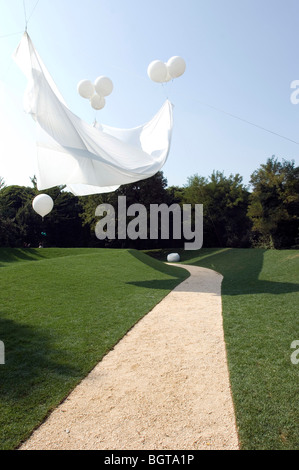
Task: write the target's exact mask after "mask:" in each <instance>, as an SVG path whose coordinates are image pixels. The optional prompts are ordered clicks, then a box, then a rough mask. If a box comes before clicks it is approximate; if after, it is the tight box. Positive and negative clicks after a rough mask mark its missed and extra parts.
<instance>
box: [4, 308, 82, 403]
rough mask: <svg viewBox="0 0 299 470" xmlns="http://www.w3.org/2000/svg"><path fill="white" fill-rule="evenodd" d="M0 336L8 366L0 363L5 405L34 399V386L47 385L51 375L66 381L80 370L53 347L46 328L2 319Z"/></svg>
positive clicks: (58, 379) (57, 379)
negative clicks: (41, 328) (29, 398)
mask: <svg viewBox="0 0 299 470" xmlns="http://www.w3.org/2000/svg"><path fill="white" fill-rule="evenodd" d="M0 315H1V316H2V317H3V314H2V312H1V313H0ZM0 339H1V341H3V343H4V345H5V365H1V366H0V377H1V379H0V396H1V403H2V404H3V403H4V402H6V403H7V402H11V403H14V402H16V400H20V399H21V400H23V399H26V397H27V399H28V397H30V396H31V400H30V401H32V400H34V394H35V388H40V386H45V383H48V382H50V380H49V379H50V377H51V380H52V381H53V378H55V379H56V382H57V381H65V379H66V378H67V377H73V376H76V375H78V374H79V373H80V371H79V370H77V369H76V367H74V366H73V365H72V366H70V364H71V361H70V358H68V357H67V354H64V353H63V352H62V351H55V350H54V349H53V348H52V347H51V338H50V337H49V335H47V334H46V333H45V332H44V331H43V330H40V329H38V328H33V327H31V326H28V325H22V324H20V323H17V322H15V321H12V320H9V319H3V318H0ZM61 358H63V359H61ZM55 386H56V385H55Z"/></svg>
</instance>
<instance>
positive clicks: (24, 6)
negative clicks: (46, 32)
mask: <svg viewBox="0 0 299 470" xmlns="http://www.w3.org/2000/svg"><path fill="white" fill-rule="evenodd" d="M23 8H24V16H25V31H27V23H28V22H27V13H26V4H25V0H23Z"/></svg>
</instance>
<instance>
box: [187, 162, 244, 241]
mask: <svg viewBox="0 0 299 470" xmlns="http://www.w3.org/2000/svg"><path fill="white" fill-rule="evenodd" d="M242 181H243V179H242V177H241V176H240V175H239V174H236V175H230V176H229V177H226V176H224V174H223V173H222V172H219V171H214V172H213V174H212V175H211V176H210V177H209V178H204V177H202V176H199V175H194V176H192V177H190V178H189V179H188V184H187V186H186V187H185V192H184V202H185V203H189V204H192V205H195V204H203V211H204V225H203V232H204V246H229V247H233V246H234V247H244V246H248V245H249V231H250V222H249V219H248V217H247V215H246V212H247V206H248V197H249V192H248V189H247V188H246V187H245V186H244V185H243V183H242Z"/></svg>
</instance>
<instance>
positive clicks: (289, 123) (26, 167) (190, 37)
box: [0, 0, 299, 186]
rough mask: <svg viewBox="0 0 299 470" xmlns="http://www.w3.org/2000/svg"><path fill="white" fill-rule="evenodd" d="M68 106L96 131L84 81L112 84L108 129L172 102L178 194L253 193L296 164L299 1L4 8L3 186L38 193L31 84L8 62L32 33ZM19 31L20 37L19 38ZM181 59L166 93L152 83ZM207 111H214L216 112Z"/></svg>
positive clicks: (1, 3) (78, 0) (53, 3)
mask: <svg viewBox="0 0 299 470" xmlns="http://www.w3.org/2000/svg"><path fill="white" fill-rule="evenodd" d="M24 4H25V10H26V16H27V19H28V18H29V21H28V33H29V35H30V36H31V39H32V41H33V43H34V45H35V47H36V49H37V51H38V52H39V54H40V56H41V57H42V59H43V61H44V63H45V65H46V67H47V68H48V70H49V72H50V74H51V75H52V77H53V79H54V81H55V82H56V85H57V86H58V88H59V90H60V92H61V94H62V95H63V96H64V99H65V101H66V102H67V104H68V106H69V108H70V109H71V110H72V111H73V112H74V113H76V114H77V115H79V116H80V117H81V118H82V119H84V120H85V121H87V122H90V123H92V122H93V120H94V118H95V112H94V111H93V110H92V109H91V107H90V105H89V103H88V101H86V100H83V99H82V98H81V97H80V96H79V95H78V93H77V83H78V82H79V81H80V80H82V79H84V78H89V79H91V80H92V81H94V80H95V79H96V78H97V77H98V76H99V75H106V76H108V77H110V78H111V79H112V81H113V83H114V91H113V93H112V94H111V95H110V96H109V97H107V104H106V106H105V108H104V109H103V110H101V111H98V112H97V113H96V118H97V120H98V121H99V122H103V123H104V124H107V125H110V126H114V127H122V128H129V127H135V126H137V125H140V124H142V123H144V122H146V121H147V120H149V119H150V118H151V117H152V116H153V115H154V114H155V113H156V112H157V111H158V109H159V108H160V107H161V105H162V104H163V102H164V100H165V99H166V97H168V98H169V99H170V100H171V101H172V103H173V104H174V130H173V139H172V146H171V150H170V154H169V158H168V161H167V163H166V164H165V166H164V168H163V171H164V175H165V177H166V178H167V180H168V184H169V185H180V186H182V185H184V184H186V183H187V179H188V177H189V176H192V175H194V174H195V173H198V174H200V175H202V176H209V175H210V174H211V173H212V172H213V170H220V171H223V172H224V173H225V175H227V176H228V175H229V174H231V173H232V174H235V173H239V174H241V175H242V176H243V178H244V183H245V184H247V183H248V182H249V179H250V175H251V173H252V172H253V171H254V170H256V169H257V168H258V167H259V166H260V164H262V163H265V161H266V160H267V158H269V157H271V156H272V155H276V157H277V158H279V159H282V158H284V159H287V160H295V163H296V165H298V164H299V159H298V152H299V145H298V144H295V143H292V142H290V141H288V140H286V139H284V138H282V137H279V136H277V135H274V134H271V133H269V132H266V131H264V130H261V129H259V128H257V127H254V126H251V125H249V124H247V123H245V122H243V121H240V120H238V119H235V118H233V117H231V116H228V115H227V114H224V113H222V112H220V111H217V110H216V109H214V108H217V109H219V110H223V111H225V112H227V113H231V114H233V115H236V116H239V117H240V118H242V119H245V120H248V121H250V122H252V123H255V124H256V125H259V126H261V127H264V128H267V129H269V130H271V131H273V132H276V133H277V134H281V135H282V136H285V137H288V138H289V139H291V140H294V141H296V142H299V105H294V104H292V103H291V100H290V95H291V92H292V90H291V88H290V84H291V82H292V81H293V80H299V53H298V50H299V49H298V44H299V33H298V31H299V29H298V18H299V3H298V1H297V0H185V1H182V0H126V1H124V0H84V1H83V0H39V1H38V3H37V0H25V2H23V0H9V1H8V0H0V58H1V60H0V105H1V106H0V137H1V138H0V176H2V177H4V179H5V181H6V183H7V184H24V185H30V179H29V177H30V176H32V175H33V174H34V172H35V166H34V161H35V160H34V158H35V127H34V122H33V121H32V120H31V118H30V117H29V116H28V115H26V114H25V113H24V112H23V108H22V96H23V93H24V90H25V86H26V80H25V77H24V76H23V75H22V72H21V71H20V70H19V69H18V68H17V66H16V65H15V63H14V62H13V60H12V58H11V55H12V53H13V51H14V50H15V48H16V47H17V45H18V43H19V41H20V39H21V36H22V32H23V31H24V29H25V13H24ZM15 33H16V34H15ZM174 55H179V56H182V57H184V59H185V61H186V64H187V68H186V72H185V74H184V75H183V76H182V77H180V78H178V79H176V80H174V81H173V82H170V83H168V84H167V85H165V86H164V87H163V86H162V85H159V84H156V83H153V82H151V81H150V79H149V78H148V76H147V67H148V65H149V63H150V62H151V61H152V60H155V59H160V60H163V61H167V60H168V59H169V58H170V57H171V56H174ZM207 105H209V106H207Z"/></svg>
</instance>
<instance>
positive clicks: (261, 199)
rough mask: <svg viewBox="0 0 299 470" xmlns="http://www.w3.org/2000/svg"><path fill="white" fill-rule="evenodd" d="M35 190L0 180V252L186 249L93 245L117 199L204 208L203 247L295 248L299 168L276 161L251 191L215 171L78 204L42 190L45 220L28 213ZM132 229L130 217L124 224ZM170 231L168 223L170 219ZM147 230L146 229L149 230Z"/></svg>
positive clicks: (165, 243)
mask: <svg viewBox="0 0 299 470" xmlns="http://www.w3.org/2000/svg"><path fill="white" fill-rule="evenodd" d="M31 182H32V187H25V186H16V185H13V186H6V185H5V181H4V180H3V178H1V177H0V246H39V244H41V243H42V244H43V246H57V247H76V246H78V247H81V246H87V247H88V246H109V247H132V246H134V248H141V249H146V248H156V247H157V248H160V247H163V248H164V247H165V248H171V247H178V248H179V247H181V246H183V242H184V240H181V241H180V240H176V239H173V237H172V232H171V230H170V239H169V240H162V239H161V237H160V238H158V240H151V239H150V236H148V239H147V240H141V239H137V240H128V239H121V240H119V239H118V237H117V227H118V224H117V223H116V239H115V240H98V239H97V238H96V236H95V226H96V223H97V222H98V220H99V218H98V217H96V215H95V211H96V208H97V206H98V205H99V204H103V203H106V204H111V206H113V208H114V209H115V214H116V222H117V221H118V220H119V218H120V217H124V214H119V213H118V196H126V204H127V207H129V206H130V205H132V204H135V203H140V204H142V205H143V206H144V207H145V208H146V209H147V212H148V216H149V212H150V210H149V209H150V206H151V204H158V205H160V204H167V205H168V206H171V205H173V204H176V205H179V206H181V207H182V206H183V205H184V204H189V205H191V206H192V207H194V206H195V205H196V204H203V235H204V236H203V239H204V246H207V247H212V246H221V247H250V246H261V247H267V248H291V247H296V246H298V245H299V167H296V166H295V163H294V161H287V160H282V161H279V160H278V159H277V158H275V157H274V156H273V157H271V158H269V159H268V160H267V161H266V163H263V164H261V165H260V167H259V168H258V169H257V170H255V171H254V172H253V173H252V175H251V180H250V186H249V187H247V186H245V185H244V184H243V178H242V176H241V175H240V174H235V175H233V174H231V175H229V176H225V175H224V173H223V172H220V171H214V172H213V173H212V175H210V176H209V177H203V176H201V175H199V174H194V175H193V176H190V177H189V178H188V181H187V184H186V185H184V186H182V187H179V186H171V187H168V186H167V180H166V178H165V176H164V175H163V172H161V171H160V172H158V173H157V174H155V175H154V176H153V177H151V178H148V179H146V180H142V181H139V182H137V183H132V184H127V185H124V186H121V187H120V188H119V189H118V190H117V191H115V192H113V193H107V194H98V195H93V196H85V197H75V196H73V195H72V194H71V193H69V192H67V191H66V190H65V188H64V187H54V188H51V189H49V190H47V191H43V192H44V193H46V194H48V195H49V196H51V197H52V199H53V200H54V208H53V210H52V212H51V213H50V214H49V215H47V216H46V217H45V218H44V220H42V219H41V217H40V216H39V215H37V214H36V213H35V212H34V211H33V209H32V200H33V198H34V197H35V196H36V195H37V194H39V191H38V190H37V187H36V178H35V177H32V178H31ZM125 217H126V221H127V222H129V221H130V220H131V219H132V217H131V218H130V217H127V215H126V214H125ZM169 224H171V218H170V219H169ZM148 230H149V228H148Z"/></svg>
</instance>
